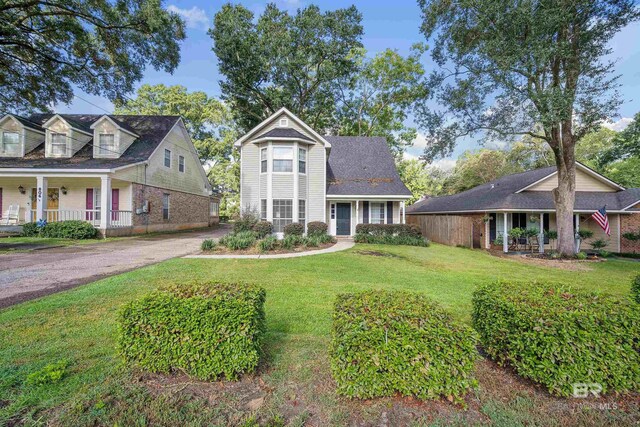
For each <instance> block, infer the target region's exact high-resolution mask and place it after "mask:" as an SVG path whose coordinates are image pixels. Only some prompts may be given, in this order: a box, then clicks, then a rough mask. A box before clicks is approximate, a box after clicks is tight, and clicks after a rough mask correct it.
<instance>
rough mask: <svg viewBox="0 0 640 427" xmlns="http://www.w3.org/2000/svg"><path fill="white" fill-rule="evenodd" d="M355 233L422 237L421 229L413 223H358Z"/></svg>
mask: <svg viewBox="0 0 640 427" xmlns="http://www.w3.org/2000/svg"><path fill="white" fill-rule="evenodd" d="M356 234H372V235H374V236H406V237H422V230H421V229H420V227H419V226H417V225H415V224H358V225H356Z"/></svg>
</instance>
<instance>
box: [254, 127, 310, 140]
mask: <svg viewBox="0 0 640 427" xmlns="http://www.w3.org/2000/svg"><path fill="white" fill-rule="evenodd" d="M262 138H289V139H290V138H295V139H302V140H305V141H309V142H313V139H311V138H309V137H308V136H307V135H304V134H302V133H300V132H298V131H297V130H295V129H291V128H275V129H271V130H270V131H269V132H266V133H263V134H262V135H260V136H257V137H256V139H262Z"/></svg>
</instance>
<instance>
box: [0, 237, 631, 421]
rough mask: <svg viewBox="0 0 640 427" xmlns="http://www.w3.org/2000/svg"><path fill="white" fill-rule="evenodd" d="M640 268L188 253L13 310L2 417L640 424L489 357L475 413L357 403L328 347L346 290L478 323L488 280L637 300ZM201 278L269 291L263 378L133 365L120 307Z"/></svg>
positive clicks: (405, 250)
mask: <svg viewBox="0 0 640 427" xmlns="http://www.w3.org/2000/svg"><path fill="white" fill-rule="evenodd" d="M363 251H369V252H371V251H377V252H378V253H379V254H381V255H386V256H374V255H371V254H365V253H363ZM638 273H640V263H638V262H634V261H630V260H609V261H607V262H603V263H593V264H588V266H587V267H586V270H584V271H570V270H565V269H560V268H549V267H540V266H536V265H532V264H528V263H524V262H521V261H518V260H512V259H502V258H496V257H493V256H491V255H488V254H486V253H484V252H482V251H472V250H468V249H460V248H452V247H446V246H441V245H433V246H431V247H429V248H414V247H388V246H387V247H383V246H371V245H358V246H356V247H355V248H353V249H351V250H349V251H347V252H340V253H335V254H326V255H316V256H310V257H301V258H292V259H280V260H203V259H190V260H188V259H176V260H172V261H168V262H164V263H161V264H157V265H154V266H151V267H147V268H144V269H140V270H137V271H133V272H130V273H126V274H122V275H119V276H115V277H112V278H109V279H105V280H101V281H99V282H95V283H92V284H90V285H86V286H82V287H80V288H77V289H74V290H71V291H67V292H63V293H59V294H56V295H52V296H49V297H46V298H43V299H40V300H36V301H33V302H29V303H25V304H21V305H19V306H16V307H13V308H9V309H6V310H3V311H0V343H1V344H0V346H1V347H0V348H1V350H0V425H2V424H4V423H12V422H15V421H19V422H24V423H26V424H39V423H45V422H49V423H52V424H60V425H95V424H108V425H114V424H115V423H117V424H118V425H133V424H136V425H145V424H153V425H162V424H164V425H176V424H190V425H201V424H208V425H210V424H214V425H228V424H238V423H240V422H241V421H242V422H246V421H247V420H248V419H250V417H251V416H255V417H256V418H257V419H258V420H259V421H260V423H261V424H264V423H271V424H270V425H281V424H282V423H281V421H282V420H284V421H285V422H286V423H287V425H302V424H303V423H304V422H305V421H307V422H309V423H311V424H314V425H328V424H333V425H344V424H351V423H355V422H357V423H365V424H368V423H371V424H378V423H379V422H380V419H381V417H383V418H385V417H386V419H387V420H388V421H389V422H390V423H391V424H392V425H393V424H414V425H440V424H446V423H453V424H456V423H458V424H460V425H465V424H469V423H493V424H496V425H509V426H511V425H519V424H523V425H524V424H527V425H537V424H539V425H553V424H557V425H563V424H564V425H566V423H567V422H569V424H574V423H575V424H585V423H586V424H603V423H606V422H610V423H613V424H612V425H624V424H629V425H632V424H633V423H634V422H636V421H637V420H638V419H639V418H640V410H639V409H638V405H637V402H636V403H635V405H634V404H630V405H629V404H627V405H625V408H627V409H626V412H624V411H615V410H611V411H598V410H588V409H589V408H586V410H585V408H583V407H574V406H567V407H566V408H565V409H562V405H570V404H569V403H566V402H565V401H562V400H558V399H554V398H551V397H549V396H547V395H546V393H543V392H541V391H539V390H538V389H537V388H535V387H532V386H530V385H528V384H526V383H523V382H521V381H518V380H517V378H515V377H513V376H512V375H511V374H510V373H508V372H507V371H505V370H502V369H498V368H496V367H495V366H493V365H492V364H491V363H490V362H487V361H483V362H479V364H478V377H479V380H480V387H479V389H478V390H477V391H475V392H473V393H472V395H471V396H470V397H469V398H468V409H467V410H464V409H462V408H459V407H455V406H453V405H451V404H449V403H447V402H435V403H434V402H431V403H428V404H426V405H424V404H421V405H418V404H417V403H416V402H411V401H407V399H376V400H374V401H371V402H365V403H363V402H359V401H349V400H347V399H343V398H340V397H337V396H336V395H335V393H334V392H333V388H334V385H333V382H332V380H331V377H330V370H329V361H328V358H327V354H326V352H327V347H328V343H329V331H330V326H331V308H332V304H333V300H334V296H335V295H336V294H337V293H339V292H345V291H357V290H363V289H369V288H380V289H382V288H384V289H404V290H412V291H417V292H423V293H425V294H427V295H429V296H431V297H432V298H434V299H435V300H437V301H439V302H440V303H441V304H442V305H443V306H444V307H446V308H447V309H449V310H450V311H451V312H452V313H453V314H454V315H455V316H456V317H457V318H458V319H460V320H461V321H464V322H469V321H470V307H471V293H472V291H473V289H474V288H475V287H476V286H477V285H478V284H482V283H487V282H491V281H493V280H496V279H518V280H533V279H538V280H546V281H554V282H561V283H565V284H569V285H573V286H579V287H582V288H585V289H590V290H605V291H607V292H610V293H614V294H619V295H626V294H628V293H629V287H630V282H631V278H632V277H633V276H634V275H635V274H638ZM194 279H195V280H221V281H241V282H252V283H259V284H261V285H262V286H264V287H265V288H266V289H267V303H266V314H267V326H268V330H269V332H268V336H267V340H266V346H265V347H266V348H265V353H266V355H265V363H264V364H263V366H261V368H260V371H259V373H258V374H257V375H256V376H250V377H248V378H245V379H244V380H243V381H241V382H240V383H239V384H231V383H215V384H206V383H197V382H193V381H189V380H188V379H185V378H169V379H167V378H165V377H157V376H148V375H143V374H141V373H139V372H132V371H131V370H129V369H128V368H126V367H124V366H122V364H121V362H120V359H119V358H118V357H117V355H116V353H115V350H114V333H115V322H114V318H115V313H116V311H117V309H118V307H120V306H121V305H122V304H123V303H125V302H127V301H130V300H131V299H133V298H136V297H139V296H141V295H143V294H145V293H147V292H149V291H150V290H152V289H155V288H157V287H158V286H161V285H164V284H168V283H173V282H182V281H188V280H194ZM62 360H64V361H66V362H67V363H68V368H67V375H66V376H65V377H64V378H63V379H62V381H60V382H58V383H56V384H52V385H41V386H35V385H28V384H27V383H25V378H26V377H27V375H28V374H30V373H32V372H35V371H37V370H39V369H42V368H43V367H44V366H45V365H47V364H49V363H54V362H58V361H62ZM506 384H508V385H506ZM255 396H264V397H265V400H264V403H263V404H262V405H261V406H260V407H259V409H257V411H255V412H252V411H251V410H249V409H248V407H247V405H246V404H247V401H251V400H253V399H254V398H255ZM571 405H572V404H571ZM576 405H577V403H576ZM558 408H560V409H558ZM576 408H578V409H576ZM629 408H631V409H630V410H629ZM252 414H253V415H252ZM436 414H437V415H436ZM550 414H551V415H550ZM567 417H569V418H568V421H567Z"/></svg>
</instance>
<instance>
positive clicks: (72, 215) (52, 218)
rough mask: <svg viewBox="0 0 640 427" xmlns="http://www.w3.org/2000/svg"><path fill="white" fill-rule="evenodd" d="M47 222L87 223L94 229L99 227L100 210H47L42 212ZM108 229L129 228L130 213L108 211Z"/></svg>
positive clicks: (32, 214) (33, 211) (33, 215)
mask: <svg viewBox="0 0 640 427" xmlns="http://www.w3.org/2000/svg"><path fill="white" fill-rule="evenodd" d="M44 212H45V217H46V220H47V222H60V221H72V220H75V221H87V222H88V223H90V224H91V225H93V226H94V227H99V226H100V209H47V210H45V211H44ZM110 215H111V221H110V224H109V228H120V227H130V226H131V225H132V212H131V211H120V210H118V211H110ZM36 216H37V215H36V211H35V209H32V210H31V218H32V221H37V220H38V218H37V217H36Z"/></svg>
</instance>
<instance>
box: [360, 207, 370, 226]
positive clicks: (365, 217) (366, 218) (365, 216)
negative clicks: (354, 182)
mask: <svg viewBox="0 0 640 427" xmlns="http://www.w3.org/2000/svg"><path fill="white" fill-rule="evenodd" d="M362 223H363V224H369V202H362Z"/></svg>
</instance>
